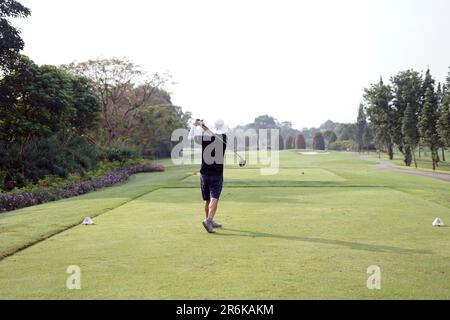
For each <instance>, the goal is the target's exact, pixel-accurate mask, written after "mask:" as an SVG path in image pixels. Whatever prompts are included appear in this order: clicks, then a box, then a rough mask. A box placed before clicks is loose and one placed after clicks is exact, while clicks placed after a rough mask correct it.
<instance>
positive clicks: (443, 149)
mask: <svg viewBox="0 0 450 320" xmlns="http://www.w3.org/2000/svg"><path fill="white" fill-rule="evenodd" d="M442 161H445V148H444V147H442Z"/></svg>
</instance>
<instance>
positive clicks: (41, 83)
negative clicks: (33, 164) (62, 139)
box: [0, 57, 100, 145]
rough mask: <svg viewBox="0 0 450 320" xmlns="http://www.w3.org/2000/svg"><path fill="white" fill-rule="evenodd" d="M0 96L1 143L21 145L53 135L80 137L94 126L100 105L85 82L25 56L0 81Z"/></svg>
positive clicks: (87, 82)
mask: <svg viewBox="0 0 450 320" xmlns="http://www.w3.org/2000/svg"><path fill="white" fill-rule="evenodd" d="M0 97H1V98H0V119H1V121H0V140H2V141H7V142H10V143H19V144H22V145H23V144H26V143H27V141H29V140H30V139H32V138H37V137H49V136H51V135H54V134H55V133H57V132H66V133H68V134H83V133H86V132H87V131H88V130H91V129H92V128H94V127H96V126H97V124H98V122H97V120H98V114H99V112H100V105H99V101H98V98H97V96H96V95H95V92H94V91H93V89H92V86H91V83H90V82H89V81H88V80H87V79H85V78H82V77H78V76H72V75H70V74H68V73H67V72H65V71H63V70H61V69H59V68H57V67H54V66H45V65H44V66H37V65H36V64H34V62H33V61H31V60H30V59H28V58H27V57H21V58H20V59H19V63H18V64H17V67H16V70H15V71H14V72H11V73H9V74H8V75H6V76H5V77H4V78H3V79H1V80H0Z"/></svg>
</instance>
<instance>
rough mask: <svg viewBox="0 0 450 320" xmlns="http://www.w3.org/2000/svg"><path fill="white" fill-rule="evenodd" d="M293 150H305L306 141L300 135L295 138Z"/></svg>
mask: <svg viewBox="0 0 450 320" xmlns="http://www.w3.org/2000/svg"><path fill="white" fill-rule="evenodd" d="M295 149H306V140H305V137H304V136H303V135H302V134H299V135H297V136H296V137H295Z"/></svg>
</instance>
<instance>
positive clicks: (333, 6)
mask: <svg viewBox="0 0 450 320" xmlns="http://www.w3.org/2000/svg"><path fill="white" fill-rule="evenodd" d="M19 1H20V2H21V3H23V4H24V5H26V6H28V7H29V8H30V9H31V10H32V16H31V18H28V19H25V20H22V21H19V22H17V23H16V25H18V26H20V28H21V29H22V34H23V38H24V40H25V43H26V47H25V54H27V55H29V56H30V57H31V58H32V59H33V60H34V61H35V62H37V63H39V64H44V63H45V64H62V63H68V62H71V61H73V60H78V61H83V60H86V59H91V58H97V57H104V58H108V57H115V56H117V57H120V56H126V57H128V58H130V59H131V60H132V61H134V62H135V63H137V64H139V65H140V66H142V67H143V69H145V70H146V71H148V72H155V71H160V72H162V71H165V70H168V71H169V72H170V73H171V74H172V75H173V77H174V81H176V82H177V84H176V85H171V86H170V88H168V89H169V91H171V92H172V93H173V102H174V103H175V104H177V105H180V106H182V107H183V109H184V110H185V111H186V110H189V111H191V112H193V114H194V117H201V118H205V119H210V122H212V121H213V120H215V119H216V118H223V119H224V120H225V121H226V122H228V123H229V124H230V125H235V124H243V123H248V122H251V121H252V120H253V119H254V118H255V116H258V115H261V114H270V115H272V116H274V117H276V118H277V119H278V120H280V121H291V122H293V124H294V126H295V127H297V128H302V127H311V126H319V125H320V124H321V123H323V122H325V121H326V120H328V119H331V120H333V121H337V122H350V121H354V120H355V118H356V112H357V108H358V105H359V103H360V101H361V96H362V88H363V87H364V86H367V85H369V84H370V83H372V82H375V81H377V80H378V78H379V76H380V75H383V76H384V77H385V78H386V79H387V78H389V77H390V76H392V75H393V74H395V73H396V72H398V71H400V70H405V69H408V68H414V69H417V70H419V71H420V70H425V69H426V68H427V66H428V65H429V66H430V68H431V71H432V73H433V75H434V76H435V78H437V80H439V81H443V80H444V78H445V75H446V74H447V72H448V67H449V66H450V41H449V39H450V18H449V13H450V1H448V0H329V1H326V0H314V1H312V0H311V1H301V0H292V1H287V0H270V1H264V0H254V1H250V0H220V1H218V0H202V1H200V0H127V1H119V0H19Z"/></svg>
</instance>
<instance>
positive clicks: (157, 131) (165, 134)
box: [125, 105, 191, 158]
mask: <svg viewBox="0 0 450 320" xmlns="http://www.w3.org/2000/svg"><path fill="white" fill-rule="evenodd" d="M190 119H191V114H190V113H189V112H186V113H184V112H183V111H182V109H181V107H177V106H173V105H155V106H148V107H145V108H144V109H143V110H141V111H140V112H139V115H138V123H137V124H136V126H133V128H132V131H131V135H130V138H128V139H127V140H125V142H126V143H128V144H132V145H136V146H140V147H141V148H142V152H143V154H144V155H149V156H155V157H158V158H159V157H167V156H170V152H171V150H172V146H173V142H172V141H171V135H172V132H173V131H174V130H175V129H178V128H186V129H187V128H188V122H189V120H190Z"/></svg>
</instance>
